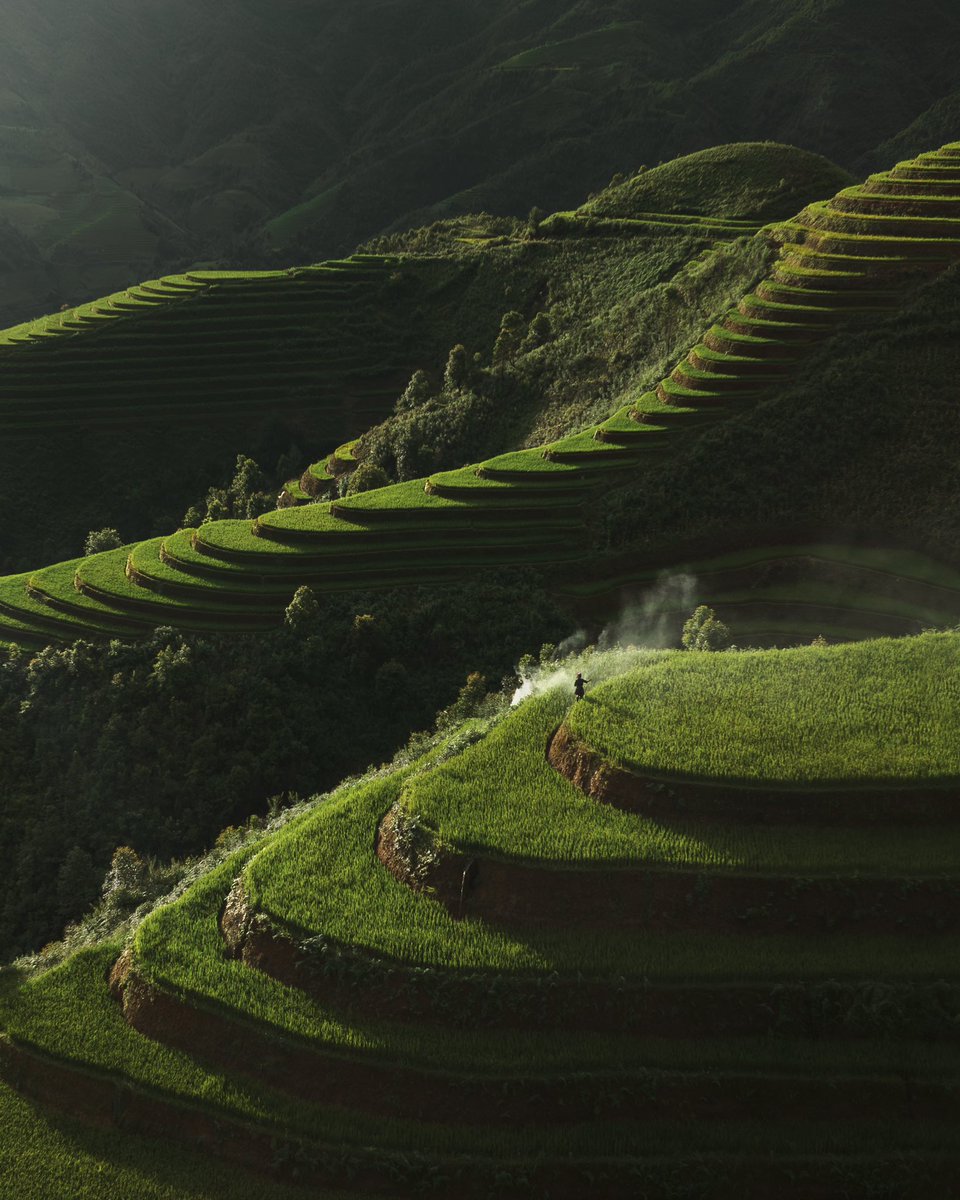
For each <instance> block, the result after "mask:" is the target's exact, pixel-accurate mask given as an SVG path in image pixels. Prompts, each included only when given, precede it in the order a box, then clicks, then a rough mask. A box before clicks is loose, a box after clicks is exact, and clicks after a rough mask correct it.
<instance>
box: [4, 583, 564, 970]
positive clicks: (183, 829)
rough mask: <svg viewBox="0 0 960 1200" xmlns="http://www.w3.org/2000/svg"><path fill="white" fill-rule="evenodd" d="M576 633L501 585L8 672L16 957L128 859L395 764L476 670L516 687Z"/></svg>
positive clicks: (172, 850)
mask: <svg viewBox="0 0 960 1200" xmlns="http://www.w3.org/2000/svg"><path fill="white" fill-rule="evenodd" d="M469 613H472V617H468V614H469ZM461 621H466V625H465V626H463V627H461V624H460V622H461ZM563 629H564V625H563V623H562V620H561V618H560V617H559V614H558V613H557V611H556V609H555V608H554V607H553V606H552V605H551V604H550V602H549V601H547V600H546V599H545V597H543V595H542V594H541V593H540V592H538V591H537V590H536V588H535V587H534V586H532V585H529V584H526V583H524V581H523V580H521V579H516V578H515V579H512V580H496V579H491V580H490V581H489V582H488V583H486V584H484V585H483V586H480V587H476V586H474V587H470V588H469V589H446V590H442V591H438V592H436V593H430V592H427V591H421V592H416V591H408V592H406V593H404V594H403V597H402V602H401V600H400V597H399V596H397V595H391V594H381V595H377V596H371V597H362V596H357V595H353V596H350V597H346V598H344V599H342V600H339V599H331V598H327V597H324V598H323V599H322V601H321V603H320V604H318V605H316V606H315V607H314V610H313V612H312V614H310V615H309V616H308V618H307V619H305V620H304V621H302V622H300V623H298V624H296V625H295V626H288V627H285V628H283V629H279V630H277V631H276V632H275V633H272V634H264V635H262V636H257V637H255V638H244V637H242V636H234V637H232V638H231V637H222V638H216V637H196V638H189V637H185V636H183V635H181V634H176V633H174V632H173V631H171V630H169V629H167V630H159V631H157V633H156V634H154V635H153V636H151V637H149V638H147V639H145V640H143V641H140V642H138V643H136V644H134V645H123V644H121V643H119V642H114V643H111V644H110V645H108V646H93V645H89V644H84V643H79V644H78V645H77V646H76V647H74V648H71V649H54V648H49V649H47V650H45V651H44V652H43V653H41V654H38V655H36V656H33V655H30V654H27V653H23V654H15V655H14V656H13V657H11V658H10V659H9V660H8V661H7V662H5V663H4V664H2V665H0V723H2V729H3V737H4V743H3V748H2V754H0V789H2V791H3V793H4V796H5V802H4V808H3V814H2V817H0V830H2V833H0V847H2V852H0V853H2V858H0V863H2V876H3V880H4V882H3V887H2V895H0V914H2V915H0V945H2V947H3V951H4V952H5V953H6V954H10V953H12V952H14V951H26V950H28V949H30V948H35V947H36V946H37V945H39V944H40V943H41V942H42V941H44V940H47V939H49V938H50V937H52V936H54V935H55V934H56V933H57V932H58V931H59V930H60V929H61V928H62V926H63V923H64V922H65V920H67V919H68V918H76V917H78V916H79V915H80V914H81V912H82V911H83V909H84V907H85V906H86V905H88V904H89V903H90V902H91V901H92V900H94V899H95V898H96V896H97V894H98V891H99V880H100V879H102V877H103V874H104V872H105V871H106V867H107V864H108V863H109V861H110V856H111V854H112V853H113V850H114V849H115V847H116V846H118V845H123V844H129V845H132V846H134V847H135V848H136V849H137V850H138V851H140V852H141V853H142V854H144V855H154V856H158V857H162V858H170V857H173V856H181V855H184V854H189V853H196V852H197V851H199V850H200V849H202V848H203V847H204V846H205V845H209V844H210V843H212V841H213V839H214V838H215V837H216V835H217V833H218V832H219V831H220V830H221V829H222V828H223V827H224V826H226V825H229V824H231V823H233V822H238V821H242V820H244V819H245V818H246V817H247V816H249V815H250V814H251V813H252V812H255V811H257V810H260V811H263V809H264V807H265V805H266V800H267V797H269V796H273V795H277V794H278V793H286V792H292V793H296V792H299V793H300V794H309V793H311V792H313V791H315V790H316V789H317V787H323V786H331V785H332V784H334V783H335V782H337V781H338V780H339V779H340V778H342V777H343V776H344V775H346V774H349V773H351V772H352V771H355V770H357V769H358V768H361V767H364V766H366V765H367V763H369V762H370V761H371V760H379V759H380V758H383V757H384V756H385V755H387V754H389V753H390V752H391V751H392V750H393V748H394V747H395V746H396V745H397V744H398V743H400V742H402V741H404V740H405V739H406V737H407V734H408V733H409V731H410V730H411V729H414V728H419V727H422V726H424V725H427V724H429V723H430V722H431V720H432V718H433V715H434V713H435V712H436V710H437V708H438V706H440V705H441V704H442V703H443V702H444V701H445V700H446V699H449V698H451V697H452V696H453V695H454V694H455V693H456V689H457V687H458V686H459V685H460V683H462V681H463V679H464V678H465V676H466V675H467V673H468V671H470V670H480V671H482V672H484V673H486V674H487V675H488V676H489V677H490V678H491V679H494V680H499V678H500V677H501V675H503V674H504V673H506V672H509V671H510V670H511V669H512V667H513V664H514V663H515V662H516V660H517V659H518V658H519V656H520V655H521V653H523V652H524V650H526V649H527V648H528V647H529V645H530V644H531V643H536V642H537V641H538V640H540V639H541V638H542V637H544V636H553V637H556V636H557V635H558V634H560V633H562V631H563ZM78 747H83V751H82V752H78ZM78 881H79V882H80V883H82V886H79V887H77V886H73V884H75V883H77V882H78Z"/></svg>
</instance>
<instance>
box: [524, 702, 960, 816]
mask: <svg viewBox="0 0 960 1200" xmlns="http://www.w3.org/2000/svg"><path fill="white" fill-rule="evenodd" d="M547 759H548V761H549V762H550V764H551V766H553V767H554V768H555V769H556V770H557V771H559V772H560V774H561V775H563V776H564V777H565V778H567V779H569V780H570V782H571V783H572V784H574V785H575V786H576V787H578V788H579V789H580V790H581V791H582V792H585V793H586V795H588V796H590V797H591V799H593V800H597V801H599V802H600V803H601V804H611V805H613V807H614V808H620V809H624V810H625V811H627V812H635V813H642V814H643V815H644V816H646V817H654V818H657V819H661V820H671V819H672V820H686V819H689V818H690V817H696V818H697V819H698V820H710V821H728V822H730V821H732V822H745V823H749V824H766V823H769V824H785V825H805V824H818V825H853V826H859V825H872V824H883V825H915V824H916V823H917V822H920V821H923V822H938V823H940V822H942V823H948V822H950V821H955V820H957V818H958V817H960V786H958V785H957V784H953V785H952V786H950V787H944V788H935V787H917V788H885V787H883V786H882V785H881V786H878V787H873V786H863V787H857V788H849V789H844V790H833V791H831V790H830V789H827V788H824V789H819V788H811V789H809V790H797V791H787V790H779V789H774V788H763V787H756V788H750V787H743V786H735V785H725V784H714V783H698V782H692V781H690V780H687V779H679V778H669V779H666V778H657V777H655V776H652V775H650V776H644V775H640V774H634V773H633V772H631V771H626V770H624V769H623V768H622V767H616V766H614V765H613V764H612V763H610V762H608V761H607V760H606V759H605V758H603V757H602V756H601V755H600V754H598V753H597V751H595V750H593V749H592V748H591V747H590V746H588V745H587V744H586V743H585V742H582V741H581V740H580V739H579V738H578V737H577V736H576V735H575V734H573V733H572V732H571V731H570V730H569V729H567V727H566V726H565V725H561V726H560V728H559V729H558V730H557V732H556V734H555V735H554V736H553V738H552V739H551V741H550V744H549V746H548V747H547Z"/></svg>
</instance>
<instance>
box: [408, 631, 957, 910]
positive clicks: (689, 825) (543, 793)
mask: <svg viewBox="0 0 960 1200" xmlns="http://www.w3.org/2000/svg"><path fill="white" fill-rule="evenodd" d="M635 657H641V656H639V655H638V656H635ZM645 657H647V659H648V662H647V665H646V667H645V668H644V669H647V670H653V669H655V667H656V664H657V663H658V662H663V663H666V662H668V661H670V659H671V658H672V657H673V656H672V655H671V654H668V653H663V654H650V655H649V656H645ZM599 666H600V664H589V663H588V664H587V665H586V667H585V670H586V671H587V672H588V673H589V674H590V675H591V677H592V678H596V677H597V676H598V675H600V671H602V667H600V670H598V669H597V668H598V667H599ZM601 677H602V676H601ZM603 690H604V689H602V688H601V689H600V691H599V693H598V692H594V693H592V695H593V696H598V695H601V696H602V694H603ZM579 707H581V706H578V708H579ZM570 709H571V705H570V693H569V692H568V690H567V688H566V687H564V688H562V689H556V690H554V691H552V692H550V693H548V694H547V695H545V696H543V697H539V698H536V699H533V700H528V701H527V702H526V703H525V704H523V705H522V706H521V707H519V708H518V709H517V710H516V711H515V712H514V713H512V714H510V715H509V716H508V717H507V718H505V719H504V720H503V721H501V722H500V724H498V725H497V727H496V728H495V729H493V730H492V731H491V732H490V733H489V734H488V735H487V736H486V737H485V738H484V739H483V740H482V741H481V742H479V743H478V744H476V745H475V746H471V747H469V748H468V749H466V750H465V751H464V752H463V753H462V754H460V755H458V756H456V757H455V758H453V759H451V760H450V761H449V762H446V763H443V764H442V765H440V766H438V767H436V768H435V769H433V770H431V771H428V772H426V773H425V774H422V775H420V776H418V777H417V778H416V779H414V780H413V781H411V782H410V783H408V784H407V785H406V786H405V787H404V789H403V793H402V796H401V804H402V806H403V808H404V810H405V811H406V812H408V813H409V814H410V815H416V816H417V817H419V818H420V820H422V821H423V822H424V823H425V824H426V825H427V826H428V827H429V828H430V829H431V830H433V831H434V832H435V834H436V836H437V838H438V840H439V842H440V843H441V844H442V845H444V846H448V847H451V848H455V849H457V850H460V851H462V852H464V853H478V854H481V855H483V856H484V857H487V856H494V857H498V858H503V859H507V860H514V861H516V860H519V861H524V862H535V863H538V864H542V865H543V866H544V867H545V868H547V867H549V866H551V865H558V866H559V865H579V866H582V867H584V868H586V869H589V867H591V866H604V865H617V864H622V865H624V866H626V865H630V866H634V867H636V866H637V865H639V864H646V865H650V866H651V867H652V866H654V865H656V866H657V867H660V868H671V867H673V868H678V869H687V870H699V871H704V872H705V871H710V872H715V871H716V872H735V873H742V872H754V871H755V872H759V873H762V874H769V875H777V874H795V875H797V876H799V877H809V878H813V877H816V876H837V875H846V876H871V875H872V876H877V877H884V876H889V875H890V874H894V875H897V876H900V875H903V876H915V875H917V876H927V875H933V876H935V875H939V874H946V875H950V874H952V873H954V872H955V871H956V864H957V862H958V861H960V828H952V827H951V828H938V829H934V830H930V829H926V830H924V829H916V830H912V829H909V828H908V829H906V830H900V829H896V830H888V829H880V830H877V829H870V830H860V829H838V828H833V829H819V828H817V829H810V828H800V827H790V828H781V829H778V828H776V827H770V826H756V827H751V826H743V825H741V826H736V825H719V826H718V825H716V824H714V825H710V824H706V823H704V824H698V823H697V822H696V821H691V820H689V819H687V820H684V819H683V818H682V817H678V819H677V820H676V821H673V822H669V823H668V822H662V821H657V820H652V819H649V818H644V817H640V816H637V815H635V814H632V813H625V812H621V811H619V810H617V809H615V808H612V807H608V806H604V805H597V804H596V803H594V802H593V801H591V800H588V799H587V798H586V797H585V796H584V795H583V793H582V792H580V791H579V790H578V789H577V788H576V787H574V786H573V784H571V783H570V782H569V781H568V780H566V779H564V778H563V777H562V776H560V775H559V774H558V773H557V772H556V771H554V770H553V768H552V767H551V766H550V764H549V763H547V761H546V759H545V757H544V754H543V748H544V746H545V745H546V742H547V739H548V738H549V737H550V735H551V734H552V732H553V730H554V729H556V727H557V725H558V724H559V723H560V721H561V720H563V719H564V718H565V717H566V718H567V720H568V722H569V721H571V720H572V718H571V717H570V716H569V715H568V714H569V713H570ZM544 886H545V887H548V886H549V875H548V874H545V876H544Z"/></svg>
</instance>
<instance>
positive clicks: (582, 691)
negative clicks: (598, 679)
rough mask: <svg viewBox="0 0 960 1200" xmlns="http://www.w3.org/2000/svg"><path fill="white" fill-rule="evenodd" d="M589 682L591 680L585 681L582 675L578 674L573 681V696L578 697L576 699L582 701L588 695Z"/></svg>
mask: <svg viewBox="0 0 960 1200" xmlns="http://www.w3.org/2000/svg"><path fill="white" fill-rule="evenodd" d="M589 682H590V680H589V679H584V677H583V676H582V675H581V674H580V672H579V671H578V672H577V677H576V679H575V680H574V681H573V694H574V695H575V696H576V698H577V699H578V700H582V699H583V697H584V696H585V695H586V685H587V684H588V683H589Z"/></svg>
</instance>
